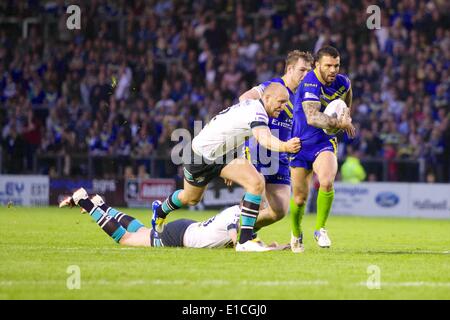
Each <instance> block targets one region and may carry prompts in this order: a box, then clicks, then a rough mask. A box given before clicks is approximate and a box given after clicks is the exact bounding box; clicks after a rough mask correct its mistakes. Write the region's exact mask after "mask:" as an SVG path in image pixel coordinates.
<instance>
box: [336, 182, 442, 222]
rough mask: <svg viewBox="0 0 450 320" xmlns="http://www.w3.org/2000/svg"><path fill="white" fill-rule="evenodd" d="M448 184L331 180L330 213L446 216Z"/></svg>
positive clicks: (425, 216)
mask: <svg viewBox="0 0 450 320" xmlns="http://www.w3.org/2000/svg"><path fill="white" fill-rule="evenodd" d="M449 199H450V184H426V183H385V182H380V183H367V182H365V183H359V184H349V183H342V182H336V183H335V198H334V203H333V207H332V214H337V215H358V216H391V217H421V218H450V201H449Z"/></svg>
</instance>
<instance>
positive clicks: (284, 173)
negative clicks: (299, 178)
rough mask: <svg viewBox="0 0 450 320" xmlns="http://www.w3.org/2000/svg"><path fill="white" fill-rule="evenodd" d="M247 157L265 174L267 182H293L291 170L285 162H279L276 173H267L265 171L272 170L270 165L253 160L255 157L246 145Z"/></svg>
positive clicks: (288, 183) (287, 183)
mask: <svg viewBox="0 0 450 320" xmlns="http://www.w3.org/2000/svg"><path fill="white" fill-rule="evenodd" d="M245 158H246V159H247V160H249V161H250V162H251V163H252V164H253V166H254V167H255V168H256V170H258V172H259V173H261V174H262V175H263V176H264V180H265V181H266V184H286V185H290V184H291V174H290V172H289V165H288V164H284V163H279V164H278V170H277V172H276V173H268V174H265V173H264V172H265V171H270V169H271V168H270V167H267V166H264V165H262V164H261V163H260V162H259V161H258V160H256V163H255V161H252V160H253V159H252V158H251V156H250V149H249V147H248V146H246V147H245Z"/></svg>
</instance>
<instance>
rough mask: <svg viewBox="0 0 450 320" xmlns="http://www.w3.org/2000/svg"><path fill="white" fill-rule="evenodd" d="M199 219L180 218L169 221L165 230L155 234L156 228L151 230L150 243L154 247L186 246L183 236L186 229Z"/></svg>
mask: <svg viewBox="0 0 450 320" xmlns="http://www.w3.org/2000/svg"><path fill="white" fill-rule="evenodd" d="M196 222H197V221H194V220H190V219H178V220H175V221H172V222H169V223H168V224H167V225H166V226H165V227H164V231H163V232H161V233H158V235H157V236H155V230H153V229H152V230H151V231H150V243H151V246H152V247H184V243H183V238H184V234H185V232H186V229H187V228H188V227H189V226H190V225H191V224H193V223H196Z"/></svg>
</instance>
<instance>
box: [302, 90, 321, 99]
mask: <svg viewBox="0 0 450 320" xmlns="http://www.w3.org/2000/svg"><path fill="white" fill-rule="evenodd" d="M304 98H305V99H317V100H319V97H318V96H316V95H315V94H314V93H311V92H306V93H305V97H304Z"/></svg>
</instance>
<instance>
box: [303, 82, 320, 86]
mask: <svg viewBox="0 0 450 320" xmlns="http://www.w3.org/2000/svg"><path fill="white" fill-rule="evenodd" d="M303 86H304V87H317V83H305V84H303Z"/></svg>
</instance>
